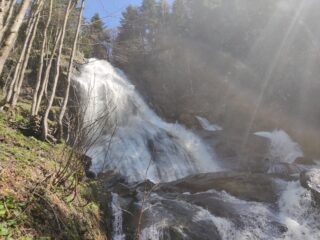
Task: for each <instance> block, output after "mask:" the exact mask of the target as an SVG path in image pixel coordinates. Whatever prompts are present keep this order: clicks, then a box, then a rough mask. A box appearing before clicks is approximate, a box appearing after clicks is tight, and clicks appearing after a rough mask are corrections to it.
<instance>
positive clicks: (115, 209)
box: [111, 193, 125, 240]
mask: <svg viewBox="0 0 320 240" xmlns="http://www.w3.org/2000/svg"><path fill="white" fill-rule="evenodd" d="M111 195H112V201H111V209H112V216H113V217H114V219H113V222H112V227H113V229H112V230H113V232H112V233H113V234H112V235H113V238H112V239H113V240H125V235H124V233H123V230H122V222H123V221H122V210H121V206H120V203H119V197H118V195H117V194H116V193H111Z"/></svg>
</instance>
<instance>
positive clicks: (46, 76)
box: [34, 29, 62, 116]
mask: <svg viewBox="0 0 320 240" xmlns="http://www.w3.org/2000/svg"><path fill="white" fill-rule="evenodd" d="M61 35H62V29H60V30H58V34H57V37H56V38H55V39H56V42H55V45H54V47H53V50H52V54H51V57H50V59H49V61H48V64H47V68H46V71H45V74H44V76H43V79H42V84H41V87H40V91H39V96H38V97H37V102H36V104H35V105H36V107H35V113H34V116H36V115H38V114H39V110H40V106H41V102H42V98H43V94H44V92H45V90H46V88H47V85H48V82H49V77H50V72H51V68H52V63H53V59H54V56H55V52H56V51H57V49H58V46H59V42H60V39H61Z"/></svg>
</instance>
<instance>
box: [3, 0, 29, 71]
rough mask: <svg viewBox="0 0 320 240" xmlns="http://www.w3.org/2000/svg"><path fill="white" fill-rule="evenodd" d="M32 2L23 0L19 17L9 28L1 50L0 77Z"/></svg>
mask: <svg viewBox="0 0 320 240" xmlns="http://www.w3.org/2000/svg"><path fill="white" fill-rule="evenodd" d="M30 3H31V0H23V1H22V3H21V6H20V9H19V12H18V14H17V16H16V17H15V19H14V22H13V23H12V25H11V26H10V28H9V33H8V36H7V37H6V38H5V40H4V45H3V46H2V47H1V49H0V75H2V71H3V68H4V65H5V63H6V61H7V59H8V57H9V54H10V52H11V50H12V48H13V46H14V44H15V42H16V40H17V36H18V31H19V29H20V27H21V24H22V22H23V18H24V16H25V15H26V12H27V10H28V8H29V6H30Z"/></svg>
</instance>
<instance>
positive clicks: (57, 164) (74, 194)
mask: <svg viewBox="0 0 320 240" xmlns="http://www.w3.org/2000/svg"><path fill="white" fill-rule="evenodd" d="M29 107H30V104H29V103H28V102H27V101H25V102H23V103H20V104H19V106H18V109H17V113H16V114H15V115H14V116H13V115H12V116H10V114H9V113H8V112H6V113H4V112H0V239H1V240H2V239H21V240H22V239H23V240H29V239H98V240H99V239H105V236H106V234H105V232H104V230H103V227H101V226H102V224H101V217H100V216H101V214H100V208H99V206H98V205H97V204H96V203H95V202H94V200H93V197H92V194H91V192H90V188H89V184H90V182H89V180H88V179H86V178H85V177H84V176H83V174H82V177H81V178H80V177H79V178H78V179H74V176H73V175H72V176H68V175H66V176H68V177H67V179H64V181H61V182H58V183H57V181H56V179H57V174H58V172H59V170H60V172H61V167H62V166H64V160H63V159H64V158H65V157H64V155H65V149H67V148H66V146H65V145H63V144H60V145H50V144H49V143H45V142H42V141H40V140H38V139H36V138H35V137H32V136H26V135H25V134H23V132H24V131H23V126H24V125H25V124H26V123H27V122H28V116H27V112H28V109H29ZM79 176H81V175H79Z"/></svg>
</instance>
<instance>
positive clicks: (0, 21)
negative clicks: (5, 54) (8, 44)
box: [0, 0, 17, 43]
mask: <svg viewBox="0 0 320 240" xmlns="http://www.w3.org/2000/svg"><path fill="white" fill-rule="evenodd" d="M0 1H1V0H0ZM2 1H4V0H2ZM7 2H8V3H7V6H6V8H7V9H5V11H4V13H3V15H2V16H0V43H1V42H2V39H3V35H4V34H5V33H6V31H7V30H8V29H9V26H10V24H11V20H12V17H13V12H14V7H15V5H16V2H17V1H16V0H11V1H7ZM0 14H1V13H0ZM4 18H5V21H4Z"/></svg>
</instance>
